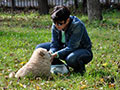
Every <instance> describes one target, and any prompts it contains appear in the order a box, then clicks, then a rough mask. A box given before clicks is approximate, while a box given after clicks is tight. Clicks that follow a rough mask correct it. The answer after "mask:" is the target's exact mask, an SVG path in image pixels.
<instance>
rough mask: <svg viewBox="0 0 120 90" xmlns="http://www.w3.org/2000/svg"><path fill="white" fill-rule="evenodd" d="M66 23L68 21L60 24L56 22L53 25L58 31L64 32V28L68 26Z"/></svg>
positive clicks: (67, 21)
mask: <svg viewBox="0 0 120 90" xmlns="http://www.w3.org/2000/svg"><path fill="white" fill-rule="evenodd" d="M68 23H69V20H68V19H67V20H66V22H65V21H60V22H56V23H54V24H55V26H56V28H57V29H58V30H64V29H65V28H66V26H67V25H68Z"/></svg>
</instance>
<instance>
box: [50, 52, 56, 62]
mask: <svg viewBox="0 0 120 90" xmlns="http://www.w3.org/2000/svg"><path fill="white" fill-rule="evenodd" d="M55 57H57V53H53V54H51V62H53V59H54V58H55Z"/></svg>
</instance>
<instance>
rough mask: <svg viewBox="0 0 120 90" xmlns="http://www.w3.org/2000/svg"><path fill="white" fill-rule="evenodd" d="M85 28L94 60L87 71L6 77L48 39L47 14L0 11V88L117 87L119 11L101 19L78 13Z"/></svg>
mask: <svg viewBox="0 0 120 90" xmlns="http://www.w3.org/2000/svg"><path fill="white" fill-rule="evenodd" d="M77 16H78V17H79V18H80V19H81V20H82V21H83V22H84V23H85V26H86V28H87V31H88V34H89V36H90V38H91V41H92V45H93V47H92V50H93V54H94V58H93V60H92V61H91V62H90V63H89V64H88V65H86V69H87V72H86V73H85V75H84V76H83V77H82V76H80V75H79V74H74V73H71V74H70V75H58V76H57V75H53V76H54V80H48V81H46V80H42V79H39V80H34V79H29V78H22V79H21V80H17V79H16V78H12V79H9V78H8V75H9V73H10V72H12V71H15V72H16V71H17V70H18V69H19V68H20V67H22V66H23V65H24V64H25V63H26V62H27V61H28V60H29V58H30V56H31V55H32V53H33V51H34V49H35V47H36V45H37V44H39V43H44V42H50V41H51V30H50V29H51V25H52V22H51V19H50V15H45V16H39V14H38V13H37V12H29V13H23V12H21V13H16V14H11V13H2V12H0V40H1V41H0V89H2V90H3V89H11V90H14V89H16V90H20V89H21V90H22V89H24V90H28V89H30V90H34V89H36V90H39V89H42V90H52V89H55V90H80V89H86V90H90V89H93V90H95V89H98V90H99V89H102V90H111V89H112V90H113V89H116V90H118V89H119V88H120V85H119V83H120V12H118V11H111V12H107V13H104V15H103V16H104V19H103V21H94V22H93V23H91V22H89V21H88V17H87V16H84V15H82V16H81V15H77Z"/></svg>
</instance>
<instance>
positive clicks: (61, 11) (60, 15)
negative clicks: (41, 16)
mask: <svg viewBox="0 0 120 90" xmlns="http://www.w3.org/2000/svg"><path fill="white" fill-rule="evenodd" d="M69 16H70V10H69V9H68V8H67V7H66V6H55V7H54V9H53V11H52V13H51V18H52V20H53V22H59V21H65V22H66V20H67V19H68V18H69Z"/></svg>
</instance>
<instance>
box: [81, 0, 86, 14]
mask: <svg viewBox="0 0 120 90" xmlns="http://www.w3.org/2000/svg"><path fill="white" fill-rule="evenodd" d="M82 12H83V14H87V0H83V3H82Z"/></svg>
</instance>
